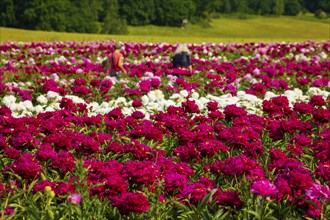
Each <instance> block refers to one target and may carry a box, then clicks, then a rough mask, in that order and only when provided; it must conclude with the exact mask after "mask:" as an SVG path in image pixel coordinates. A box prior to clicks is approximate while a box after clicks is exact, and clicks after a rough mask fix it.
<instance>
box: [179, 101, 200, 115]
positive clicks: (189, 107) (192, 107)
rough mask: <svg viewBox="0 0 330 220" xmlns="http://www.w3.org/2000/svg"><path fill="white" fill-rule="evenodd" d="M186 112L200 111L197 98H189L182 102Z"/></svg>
mask: <svg viewBox="0 0 330 220" xmlns="http://www.w3.org/2000/svg"><path fill="white" fill-rule="evenodd" d="M181 105H182V108H183V110H184V112H186V113H200V110H199V108H198V105H197V104H196V102H195V100H187V101H185V102H182V103H181Z"/></svg>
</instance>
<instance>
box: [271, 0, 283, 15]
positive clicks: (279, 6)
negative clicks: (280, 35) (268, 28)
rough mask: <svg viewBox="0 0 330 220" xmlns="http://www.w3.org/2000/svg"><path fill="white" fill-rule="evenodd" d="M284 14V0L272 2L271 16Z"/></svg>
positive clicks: (273, 0)
mask: <svg viewBox="0 0 330 220" xmlns="http://www.w3.org/2000/svg"><path fill="white" fill-rule="evenodd" d="M283 13H284V0H272V5H271V14H272V15H281V14H283Z"/></svg>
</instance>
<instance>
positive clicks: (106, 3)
mask: <svg viewBox="0 0 330 220" xmlns="http://www.w3.org/2000/svg"><path fill="white" fill-rule="evenodd" d="M102 3H103V4H102V7H103V11H102V12H101V16H100V21H101V22H103V25H102V30H101V33H103V34H127V33H128V30H127V24H126V20H125V19H123V18H121V17H119V15H118V11H119V5H118V1H117V0H103V2H102Z"/></svg>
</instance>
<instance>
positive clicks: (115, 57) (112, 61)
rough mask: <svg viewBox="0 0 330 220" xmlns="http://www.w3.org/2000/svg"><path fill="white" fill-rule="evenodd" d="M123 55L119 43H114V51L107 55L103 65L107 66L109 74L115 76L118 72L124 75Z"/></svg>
mask: <svg viewBox="0 0 330 220" xmlns="http://www.w3.org/2000/svg"><path fill="white" fill-rule="evenodd" d="M123 60H124V56H123V54H122V53H121V45H120V44H119V43H115V45H114V52H112V53H110V54H108V55H107V61H106V62H107V63H106V64H105V66H108V67H109V69H108V72H109V75H110V76H117V75H118V74H120V73H123V74H125V75H126V73H127V72H126V70H125V68H124V67H123Z"/></svg>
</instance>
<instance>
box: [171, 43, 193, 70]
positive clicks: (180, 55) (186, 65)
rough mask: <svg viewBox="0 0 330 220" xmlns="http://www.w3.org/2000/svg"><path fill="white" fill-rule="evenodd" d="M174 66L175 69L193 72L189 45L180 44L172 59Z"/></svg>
mask: <svg viewBox="0 0 330 220" xmlns="http://www.w3.org/2000/svg"><path fill="white" fill-rule="evenodd" d="M172 64H173V67H174V68H179V69H186V70H189V72H190V73H191V72H192V65H191V57H190V51H189V49H188V46H187V44H179V45H178V47H177V48H176V50H175V51H174V55H173V57H172Z"/></svg>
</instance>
